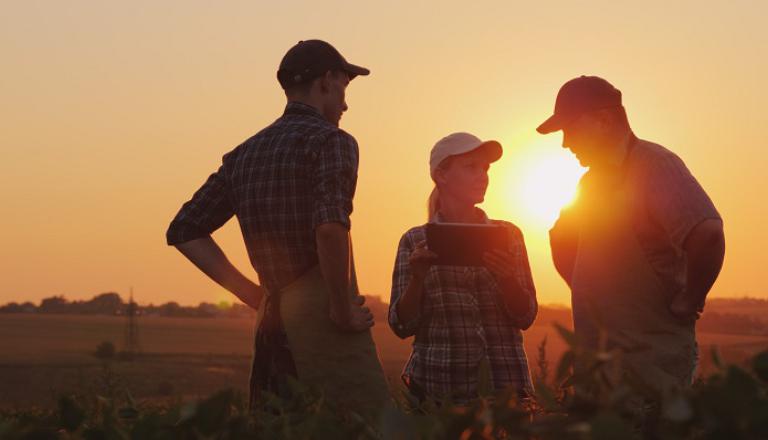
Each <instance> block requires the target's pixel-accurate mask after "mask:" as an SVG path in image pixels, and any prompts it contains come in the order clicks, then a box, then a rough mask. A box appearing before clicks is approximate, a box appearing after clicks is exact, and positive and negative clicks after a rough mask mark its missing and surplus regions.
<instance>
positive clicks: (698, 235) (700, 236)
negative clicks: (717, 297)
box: [685, 220, 725, 305]
mask: <svg viewBox="0 0 768 440" xmlns="http://www.w3.org/2000/svg"><path fill="white" fill-rule="evenodd" d="M685 253H686V256H687V284H686V289H685V294H686V296H688V298H689V300H690V301H691V302H692V303H694V304H699V305H703V304H704V299H705V298H706V296H707V294H708V293H709V291H710V289H711V288H712V285H714V283H715V280H717V277H718V275H719V274H720V270H721V269H722V267H723V259H724V257H725V237H724V235H723V230H722V225H721V224H720V222H719V221H717V220H707V221H705V222H704V223H702V224H701V225H699V226H697V227H696V228H695V229H694V230H693V231H691V234H690V235H689V237H688V239H687V240H686V243H685Z"/></svg>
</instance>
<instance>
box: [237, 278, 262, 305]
mask: <svg viewBox="0 0 768 440" xmlns="http://www.w3.org/2000/svg"><path fill="white" fill-rule="evenodd" d="M266 293H267V292H266V289H264V288H263V287H261V286H259V285H258V284H256V283H252V282H251V283H250V284H249V285H248V286H246V287H244V288H243V289H242V290H241V291H240V292H237V293H236V295H235V296H237V297H238V298H239V299H240V301H242V302H243V303H245V305H247V306H248V307H250V308H252V309H253V310H259V307H261V300H262V298H264V295H266Z"/></svg>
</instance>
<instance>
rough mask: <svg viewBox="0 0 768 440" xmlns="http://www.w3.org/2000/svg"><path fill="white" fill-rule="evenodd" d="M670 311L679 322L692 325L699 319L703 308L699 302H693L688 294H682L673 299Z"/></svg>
mask: <svg viewBox="0 0 768 440" xmlns="http://www.w3.org/2000/svg"><path fill="white" fill-rule="evenodd" d="M669 311H670V313H672V316H674V317H675V318H677V319H678V320H679V321H681V322H683V323H686V324H690V323H693V322H695V321H696V320H697V319H699V314H700V312H701V307H700V304H699V303H698V302H697V301H691V299H690V298H688V295H687V294H686V292H680V293H678V294H677V295H675V297H674V298H672V302H671V303H670V304H669Z"/></svg>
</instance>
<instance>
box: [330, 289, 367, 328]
mask: <svg viewBox="0 0 768 440" xmlns="http://www.w3.org/2000/svg"><path fill="white" fill-rule="evenodd" d="M364 303H365V297H363V296H356V297H354V298H353V299H352V300H351V301H347V302H341V303H338V304H334V303H333V302H331V309H330V319H331V322H333V323H334V324H335V325H336V327H338V328H339V329H340V330H342V331H345V332H354V333H357V332H363V331H366V330H368V329H369V328H371V327H373V314H372V313H371V310H370V309H369V308H368V307H363V304H364Z"/></svg>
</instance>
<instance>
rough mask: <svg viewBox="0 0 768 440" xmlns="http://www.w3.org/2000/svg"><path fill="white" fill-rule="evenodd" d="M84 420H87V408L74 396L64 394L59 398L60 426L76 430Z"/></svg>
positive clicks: (71, 430)
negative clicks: (81, 405) (82, 406)
mask: <svg viewBox="0 0 768 440" xmlns="http://www.w3.org/2000/svg"><path fill="white" fill-rule="evenodd" d="M83 421H85V410H83V408H81V407H80V405H78V404H77V402H76V401H75V399H74V398H73V397H71V396H64V397H62V398H60V399H59V426H61V427H62V428H64V429H65V430H67V432H74V431H77V429H78V428H80V425H81V424H82V423H83Z"/></svg>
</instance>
